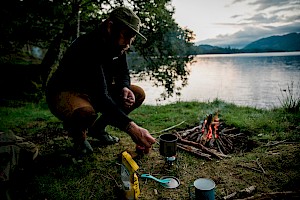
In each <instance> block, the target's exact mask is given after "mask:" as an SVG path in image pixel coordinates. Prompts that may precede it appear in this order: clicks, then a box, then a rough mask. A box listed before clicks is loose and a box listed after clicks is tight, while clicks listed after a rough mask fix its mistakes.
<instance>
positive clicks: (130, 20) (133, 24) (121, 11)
mask: <svg viewBox="0 0 300 200" xmlns="http://www.w3.org/2000/svg"><path fill="white" fill-rule="evenodd" d="M110 18H112V19H113V18H116V19H118V20H120V21H121V22H123V23H124V24H125V25H126V26H128V27H129V28H130V29H131V30H133V31H134V32H136V33H137V34H138V35H140V36H141V37H142V38H144V39H145V40H147V38H146V37H145V36H144V35H143V34H141V33H140V26H141V20H140V18H139V17H138V16H137V15H136V14H135V13H134V12H133V11H132V10H130V9H129V8H126V7H117V8H115V9H114V10H113V11H112V12H111V13H110Z"/></svg>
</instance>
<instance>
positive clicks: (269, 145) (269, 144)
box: [265, 140, 286, 147]
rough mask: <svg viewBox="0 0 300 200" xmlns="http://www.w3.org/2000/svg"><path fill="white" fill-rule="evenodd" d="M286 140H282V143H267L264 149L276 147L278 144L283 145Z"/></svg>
mask: <svg viewBox="0 0 300 200" xmlns="http://www.w3.org/2000/svg"><path fill="white" fill-rule="evenodd" d="M285 142H286V140H282V141H274V142H268V143H267V144H266V145H265V147H271V146H276V145H278V144H282V143H285Z"/></svg>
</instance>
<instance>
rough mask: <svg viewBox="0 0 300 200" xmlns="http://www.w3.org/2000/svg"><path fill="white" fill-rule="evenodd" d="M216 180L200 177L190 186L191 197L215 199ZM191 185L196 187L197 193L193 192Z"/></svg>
mask: <svg viewBox="0 0 300 200" xmlns="http://www.w3.org/2000/svg"><path fill="white" fill-rule="evenodd" d="M215 186H216V184H215V182H214V181H213V180H211V179H208V178H199V179H197V180H195V181H194V184H193V185H190V187H189V195H190V199H195V200H215ZM191 187H194V188H195V194H193V193H192V192H191Z"/></svg>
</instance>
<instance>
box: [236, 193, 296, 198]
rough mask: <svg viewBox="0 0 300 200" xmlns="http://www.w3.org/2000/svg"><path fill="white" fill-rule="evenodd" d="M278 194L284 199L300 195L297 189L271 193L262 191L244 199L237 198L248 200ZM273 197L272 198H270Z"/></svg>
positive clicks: (276, 195)
mask: <svg viewBox="0 0 300 200" xmlns="http://www.w3.org/2000/svg"><path fill="white" fill-rule="evenodd" d="M279 195H282V197H285V198H286V199H289V198H288V197H290V198H292V197H295V199H296V197H300V195H299V191H284V192H271V193H262V194H259V195H253V196H251V197H247V198H244V199H238V200H250V199H258V198H264V199H265V198H268V199H269V198H272V197H278V196H279ZM272 199H273V198H272ZM293 199H294V198H293Z"/></svg>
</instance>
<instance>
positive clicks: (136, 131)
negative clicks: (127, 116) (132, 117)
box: [126, 122, 156, 154]
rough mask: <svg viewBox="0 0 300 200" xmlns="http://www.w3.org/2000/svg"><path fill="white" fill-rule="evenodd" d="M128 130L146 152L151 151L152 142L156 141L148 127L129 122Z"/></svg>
mask: <svg viewBox="0 0 300 200" xmlns="http://www.w3.org/2000/svg"><path fill="white" fill-rule="evenodd" d="M126 132H127V133H128V134H129V135H130V136H131V138H132V140H133V141H134V142H135V143H136V144H137V145H138V146H139V147H141V148H143V150H144V153H146V154H147V153H149V151H150V149H151V147H152V144H154V143H155V141H156V140H155V138H153V137H152V136H151V135H150V133H149V132H148V131H147V130H146V129H144V128H141V127H139V126H138V125H136V124H135V123H134V122H130V123H129V125H128V127H127V129H126Z"/></svg>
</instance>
